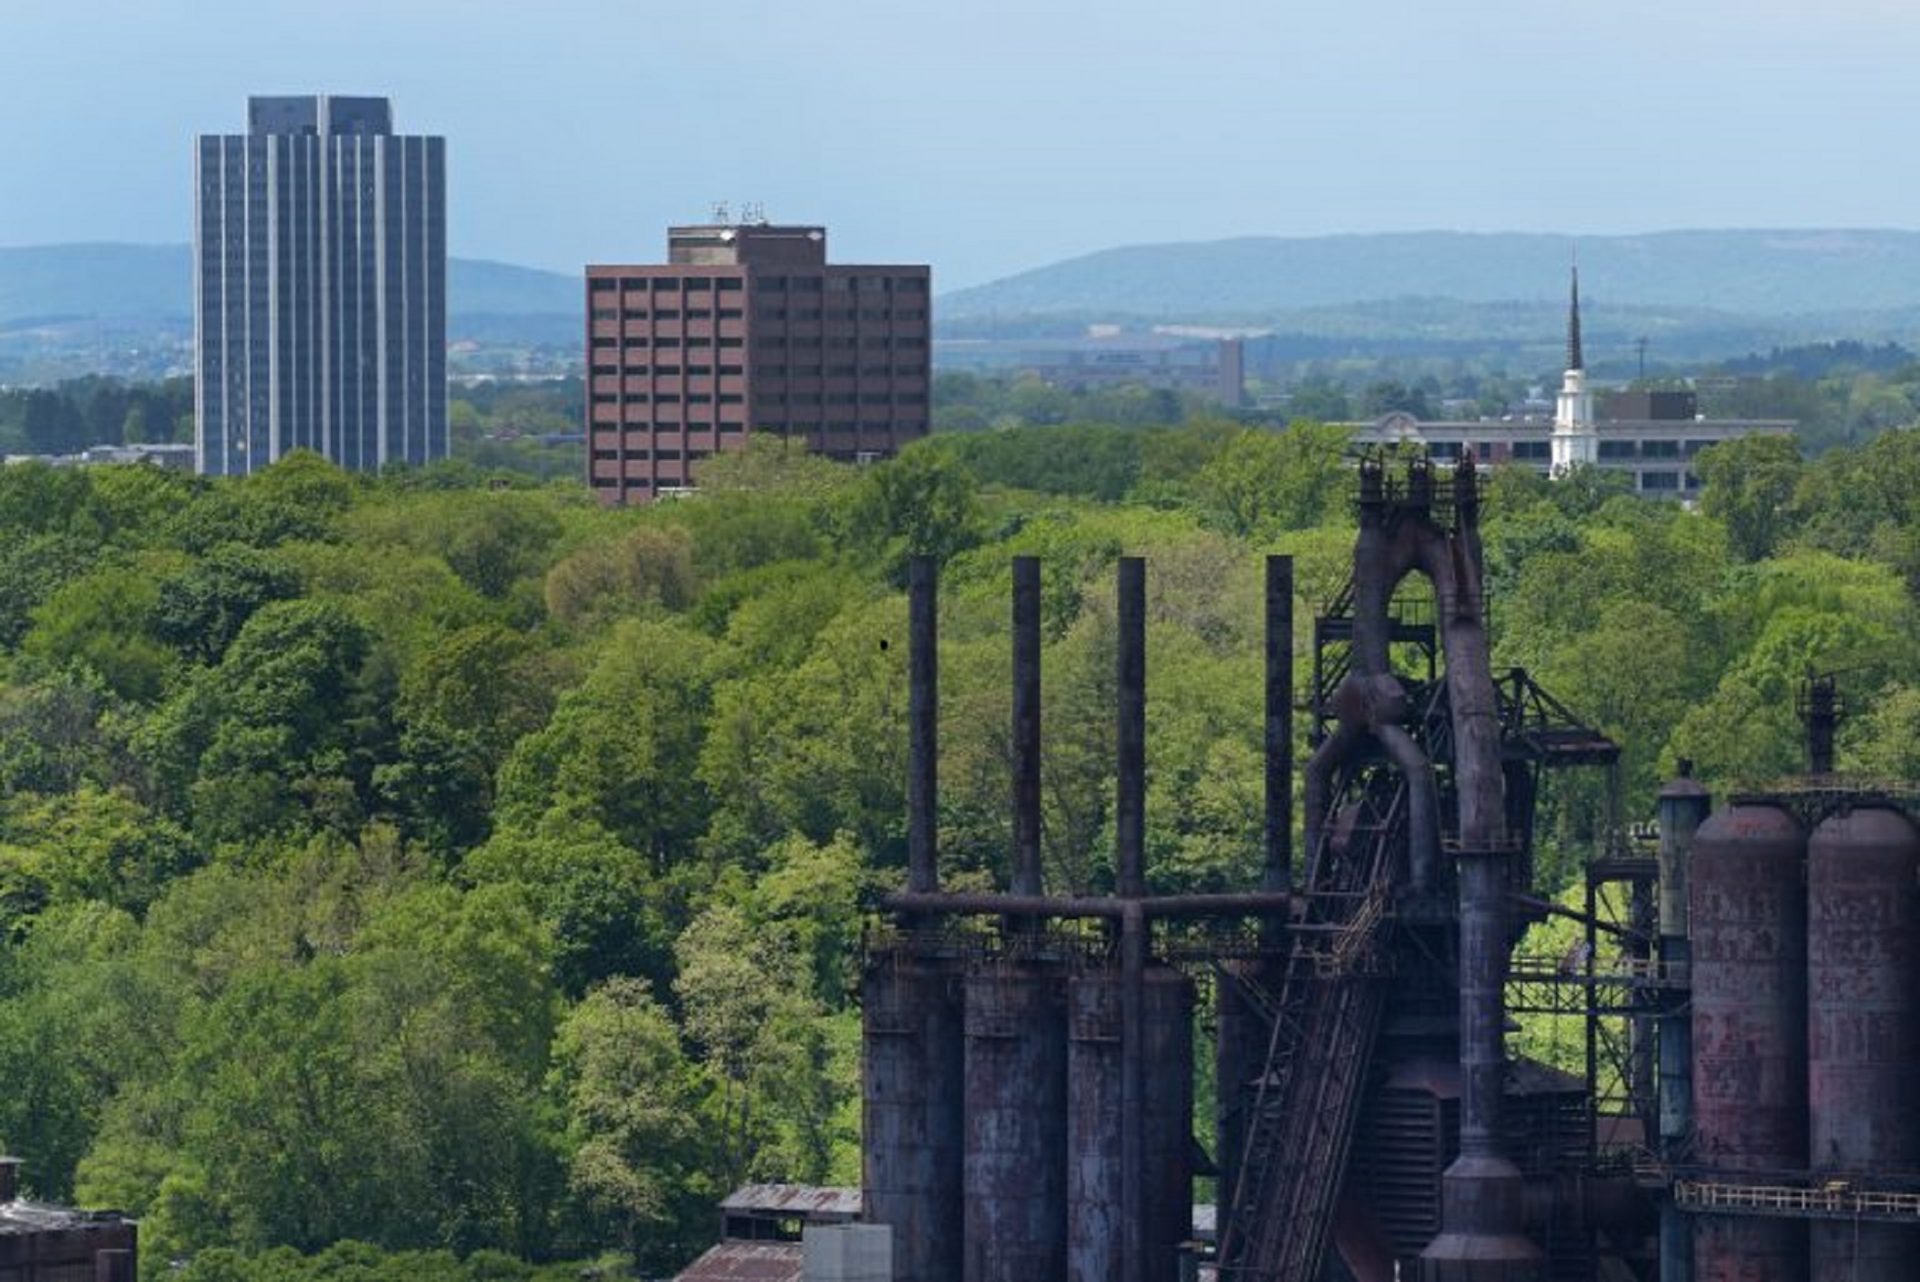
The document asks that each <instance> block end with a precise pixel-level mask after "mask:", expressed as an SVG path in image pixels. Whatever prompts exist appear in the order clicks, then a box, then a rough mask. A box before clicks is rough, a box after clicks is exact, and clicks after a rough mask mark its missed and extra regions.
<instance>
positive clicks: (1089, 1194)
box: [1067, 971, 1126, 1282]
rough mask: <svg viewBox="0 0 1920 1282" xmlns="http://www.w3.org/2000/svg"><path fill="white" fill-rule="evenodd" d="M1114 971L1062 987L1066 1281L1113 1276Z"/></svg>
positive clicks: (1121, 1050) (1118, 1198)
mask: <svg viewBox="0 0 1920 1282" xmlns="http://www.w3.org/2000/svg"><path fill="white" fill-rule="evenodd" d="M1121 982H1122V981H1121V979H1120V976H1119V975H1118V974H1116V973H1113V972H1110V971H1102V972H1098V973H1095V974H1089V975H1080V976H1076V977H1075V978H1074V980H1073V982H1072V983H1071V984H1070V985H1069V986H1068V989H1067V1107H1068V1110H1069V1112H1068V1114H1067V1278H1068V1282H1111V1279H1114V1278H1117V1277H1119V1276H1120V1252H1121V1241H1120V1238H1121V1233H1122V1231H1123V1225H1124V1224H1125V1222H1126V1212H1125V1208H1124V1205H1123V1201H1124V1196H1125V1194H1124V1190H1125V1176H1126V1172H1125V1163H1124V1161H1123V1159H1122V1155H1121V1137H1120V1119H1121V1117H1122V1116H1123V1115H1124V1103H1123V1098H1124V1095H1123V1088H1122V1084H1121V1082H1122V1076H1123V1074H1122V1072H1121V1064H1120V1057H1121V1056H1122V1055H1124V1054H1125V1053H1126V1047H1125V1045H1124V1040H1125V1036H1124V1033H1123V1032H1122V1029H1121V1011H1120V986H1121Z"/></svg>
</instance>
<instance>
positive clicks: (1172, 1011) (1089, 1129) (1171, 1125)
mask: <svg viewBox="0 0 1920 1282" xmlns="http://www.w3.org/2000/svg"><path fill="white" fill-rule="evenodd" d="M1123 983H1124V980H1123V979H1122V977H1121V975H1120V974H1119V973H1118V972H1116V971H1102V972H1097V973H1094V974H1089V975H1082V976H1079V977H1077V978H1075V979H1074V981H1073V983H1072V984H1071V986H1070V987H1069V989H1068V995H1067V1028H1068V1045H1067V1066H1068V1067H1067V1083H1068V1091H1067V1104H1068V1116H1067V1274H1066V1276H1067V1278H1068V1282H1113V1279H1115V1278H1118V1277H1121V1276H1122V1270H1121V1252H1122V1250H1123V1249H1124V1247H1123V1245H1122V1243H1123V1236H1124V1234H1125V1232H1126V1219H1125V1215H1124V1212H1123V1205H1124V1199H1125V1184H1124V1179H1125V1162H1124V1159H1123V1145H1122V1142H1121V1130H1120V1128H1121V1121H1122V1118H1123V1116H1124V1113H1123V1106H1122V1098H1123V1096H1122V1091H1123V1088H1122V1077H1123V1073H1122V1066H1121V1056H1122V1055H1124V1054H1126V1053H1127V1048H1126V1044H1125V1039H1124V1037H1123V1035H1122V1031H1121V1030H1122V1017H1121V985H1122V984H1123ZM1141 1008H1142V1010H1141V1013H1142V1020H1141V1023H1142V1025H1143V1029H1144V1034H1145V1035H1144V1037H1143V1038H1142V1044H1141V1048H1140V1055H1141V1065H1142V1068H1143V1069H1144V1072H1143V1074H1142V1077H1143V1079H1144V1082H1145V1098H1144V1099H1143V1100H1142V1101H1141V1106H1140V1116H1141V1133H1142V1144H1141V1152H1142V1161H1141V1176H1142V1178H1141V1190H1140V1192H1141V1196H1140V1208H1141V1215H1140V1219H1141V1224H1142V1226H1143V1227H1142V1232H1141V1241H1142V1245H1143V1248H1144V1249H1143V1253H1142V1261H1143V1268H1142V1272H1141V1277H1142V1282H1177V1279H1178V1278H1179V1276H1180V1261H1179V1250H1178V1248H1179V1246H1180V1244H1181V1243H1183V1242H1185V1241H1187V1240H1188V1239H1189V1238H1190V1237H1191V1236H1192V1234H1193V984H1192V982H1191V981H1190V980H1188V979H1187V978H1186V977H1185V976H1184V975H1181V974H1180V973H1179V972H1177V971H1174V970H1169V969H1166V968H1164V967H1156V968H1153V969H1150V970H1148V971H1147V972H1146V974H1145V975H1144V976H1143V980H1142V1002H1141Z"/></svg>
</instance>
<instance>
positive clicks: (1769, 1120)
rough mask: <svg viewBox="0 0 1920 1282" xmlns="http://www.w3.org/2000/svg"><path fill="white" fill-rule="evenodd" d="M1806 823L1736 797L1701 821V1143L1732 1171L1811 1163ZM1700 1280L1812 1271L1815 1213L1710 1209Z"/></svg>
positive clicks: (1697, 935) (1697, 965)
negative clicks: (1737, 1213)
mask: <svg viewBox="0 0 1920 1282" xmlns="http://www.w3.org/2000/svg"><path fill="white" fill-rule="evenodd" d="M1806 846H1807V839H1806V833H1805V832H1804V831H1803V830H1802V828H1801V827H1800V824H1799V821H1798V820H1796V819H1795V818H1794V817H1793V816H1792V815H1791V814H1789V813H1788V812H1787V811H1786V810H1784V809H1782V808H1780V807H1778V806H1773V805H1764V804H1735V805H1731V806H1726V807H1724V808H1722V809H1721V810H1719V811H1717V812H1715V813H1714V814H1713V815H1712V816H1711V817H1710V818H1709V819H1708V820H1707V821H1706V822H1705V823H1703V824H1701V825H1700V829H1699V831H1698V832H1696V833H1695V834H1694V841H1693V859H1692V863H1693V868H1692V878H1691V881H1692V885H1691V911H1690V916H1691V918H1692V921H1691V926H1692V931H1693V948H1692V953H1693V962H1692V971H1693V1052H1694V1072H1693V1118H1694V1154H1695V1158H1696V1160H1698V1161H1699V1162H1700V1163H1701V1165H1703V1166H1706V1167H1709V1168H1711V1169H1714V1170H1718V1171H1723V1172H1728V1173H1732V1174H1740V1173H1765V1172H1777V1171H1782V1170H1789V1171H1791V1170H1800V1169H1803V1168H1804V1167H1805V1166H1806V1164H1807V1091H1806V1083H1807V1058H1806V1046H1807V983H1806V980H1807V971H1806V963H1807V951H1806V940H1807V900H1806V883H1805V877H1804V868H1805V856H1806ZM1694 1276H1695V1279H1696V1282H1803V1280H1804V1279H1805V1278H1806V1276H1807V1230H1806V1226H1805V1225H1804V1224H1800V1223H1793V1222H1789V1221H1781V1220H1763V1219H1757V1218H1733V1217H1704V1218H1702V1219H1700V1220H1699V1221H1698V1222H1697V1223H1696V1225H1695V1229H1694Z"/></svg>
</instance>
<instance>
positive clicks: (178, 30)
mask: <svg viewBox="0 0 1920 1282" xmlns="http://www.w3.org/2000/svg"><path fill="white" fill-rule="evenodd" d="M1917 65H1920V5H1916V4H1913V3H1911V0H1898V2H1896V0H1820V3H1818V4H1815V3H1812V0H1604V3H1603V2H1601V0H1592V2H1590V3H1586V4H1573V3H1569V2H1568V0H1152V2H1147V0H1107V2H1106V3H1099V4H1095V3H1083V2H1082V0H964V2H954V0H938V2H936V0H884V2H883V0H778V2H768V0H725V2H717V0H306V2H305V3H290V2H287V0H0V245H30V244H46V243H54V242H62V241H79V240H112V241H136V242H148V243H157V242H183V241H186V240H188V239H189V238H190V236H191V213H192V161H191V139H192V137H193V135H195V134H198V133H222V132H241V131H244V129H245V124H246V98H247V95H249V94H256V93H309V92H321V91H327V92H334V93H344V94H384V95H387V96H390V97H391V98H392V99H393V100H394V110H395V115H396V124H397V126H398V128H399V129H400V130H401V131H402V132H417V133H435V134H443V135H445V136H446V137H447V140H448V168H449V184H450V188H451V194H450V199H449V241H450V247H451V250H452V252H453V253H455V254H458V255H462V256H466V257H478V258H493V259H499V260H502V261H507V262H515V263H523V264H526V265H529V266H537V267H546V268H552V269H555V270H561V271H568V272H573V271H577V270H578V269H579V267H580V265H581V264H583V263H586V262H590V261H592V262H606V261H635V260H639V261H646V260H650V259H654V258H657V257H658V256H659V255H660V254H661V253H662V252H663V250H664V239H665V235H664V229H665V227H666V225H667V224H669V223H673V222H693V221H701V220H703V219H704V218H705V217H706V216H707V213H708V210H709V209H710V208H711V206H712V204H713V202H715V201H718V200H726V201H729V202H732V203H733V205H734V206H735V207H736V208H737V207H738V206H739V205H741V204H743V203H745V202H749V201H752V202H758V203H759V204H761V205H762V206H764V208H765V210H766V212H767V214H768V216H769V217H771V218H773V219H774V220H776V221H792V222H806V223H823V224H826V225H827V226H828V227H829V229H830V237H831V238H830V245H831V247H832V251H833V254H834V257H836V258H838V259H841V260H843V261H869V262H887V261H896V262H930V263H932V264H933V266H934V272H935V279H936V287H937V288H940V289H943V290H944V289H952V288H958V287H962V286H965V285H969V284H975V283H979V282H982V281H985V280H989V279H992V278H995V277H998V276H1002V275H1006V274H1009V273H1012V272H1015V271H1019V270H1023V269H1026V268H1029V267H1036V266H1041V265H1044V264H1046V263H1049V262H1053V261H1057V260H1059V259H1062V258H1067V257H1072V256H1075V255H1078V254H1083V253H1089V252H1092V251H1095V250H1099V249H1103V248H1109V247H1112V246H1116V245H1125V244H1137V243H1142V242H1155V241H1179V240H1213V239H1220V238H1224V237H1231V236H1251V235H1285V236H1306V235H1320V234H1328V233H1343V232H1371V231H1408V230H1429V229H1449V230H1463V231H1506V230H1518V231H1560V232H1578V233H1583V234H1605V233H1626V232H1640V231H1654V230H1663V229H1668V228H1682V227H1693V228H1705V227H1714V228H1718V227H1903V228H1911V227H1916V226H1920V169H1917V168H1916V166H1915V165H1914V163H1913V161H1912V153H1913V143H1912V139H1911V124H1910V122H1911V120H1912V119H1913V118H1914V116H1915V115H1916V108H1917V107H1920V101H1916V100H1920V79H1916V78H1915V77H1914V75H1913V73H1912V68H1913V67H1915V66H1917Z"/></svg>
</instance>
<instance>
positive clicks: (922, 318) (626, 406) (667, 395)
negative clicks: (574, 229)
mask: <svg viewBox="0 0 1920 1282" xmlns="http://www.w3.org/2000/svg"><path fill="white" fill-rule="evenodd" d="M931 284H932V282H931V274H930V272H929V271H928V269H927V268H926V267H925V266H864V265H863V266H853V265H849V264H832V265H829V264H828V262H827V235H826V230H825V229H824V228H821V227H788V226H772V225H768V224H764V223H758V224H756V223H745V224H738V225H735V224H725V223H716V224H712V225H708V226H700V227H673V228H669V229H668V232H667V262H666V264H665V265H649V266H617V265H605V266H590V267H588V268H587V369H588V379H587V482H588V484H590V485H591V486H593V488H594V492H595V493H596V494H598V495H599V496H600V499H601V501H602V502H606V503H629V502H639V503H644V502H648V501H650V500H651V499H653V498H654V497H656V496H657V495H659V494H661V493H662V492H668V493H671V492H673V491H675V490H678V489H681V488H683V487H685V486H687V485H690V484H691V483H692V479H693V464H694V463H695V462H696V461H697V460H699V459H702V458H705V457H707V456H708V455H709V454H713V453H715V452H717V451H720V450H734V449H740V448H741V447H742V446H744V445H745V443H746V439H747V434H748V433H749V432H771V433H775V434H778V435H782V436H786V437H789V438H791V439H794V440H799V441H804V442H805V443H806V445H807V447H808V448H809V449H812V450H814V451H817V452H818V453H821V454H825V455H827V456H828V457H829V458H835V459H842V460H845V461H848V462H860V461H870V460H873V459H879V458H886V457H888V456H890V455H892V454H893V453H895V452H896V451H897V450H898V449H899V448H900V447H901V446H902V445H905V444H906V443H907V442H909V441H912V440H914V439H916V438H918V437H921V436H924V435H926V432H927V421H928V393H929V390H930V386H929V359H930V357H929V352H930V346H931V345H930V344H929V342H928V339H929V336H930V334H931V332H932V330H931V319H930V301H931Z"/></svg>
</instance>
